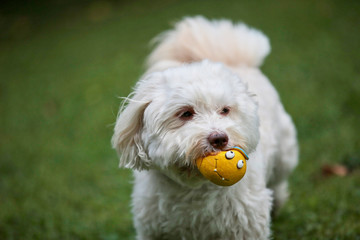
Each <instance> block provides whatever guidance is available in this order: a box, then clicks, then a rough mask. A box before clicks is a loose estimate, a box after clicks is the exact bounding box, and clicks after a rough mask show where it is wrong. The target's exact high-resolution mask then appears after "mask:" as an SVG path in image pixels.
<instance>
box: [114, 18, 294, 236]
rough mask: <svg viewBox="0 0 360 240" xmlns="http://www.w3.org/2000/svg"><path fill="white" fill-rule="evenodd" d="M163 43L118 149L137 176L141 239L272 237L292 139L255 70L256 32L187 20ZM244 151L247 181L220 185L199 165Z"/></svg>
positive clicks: (263, 44) (124, 118)
mask: <svg viewBox="0 0 360 240" xmlns="http://www.w3.org/2000/svg"><path fill="white" fill-rule="evenodd" d="M157 41H158V42H159V45H158V46H157V48H156V49H155V50H154V51H153V53H152V54H151V55H150V57H149V60H148V64H149V70H148V71H147V72H146V73H145V75H144V76H143V77H142V78H141V80H140V81H139V82H138V83H137V85H136V87H135V90H134V92H133V93H132V94H131V95H130V96H129V98H126V100H127V101H125V102H126V103H128V104H127V105H126V106H124V105H123V106H122V107H121V109H120V112H119V116H118V118H117V121H116V126H115V133H114V136H113V138H112V144H113V147H114V148H116V150H117V151H118V153H119V154H120V166H121V167H126V168H131V169H134V170H135V171H134V175H135V186H134V190H133V194H132V207H133V214H134V225H135V228H136V231H137V239H207V240H208V239H248V240H249V239H267V238H269V237H270V218H271V217H270V216H271V214H270V213H271V211H272V210H274V208H275V209H278V208H279V207H280V206H281V205H282V204H283V203H284V202H285V200H286V199H287V196H288V194H287V177H288V175H289V174H290V172H291V171H292V170H293V168H294V167H295V166H296V164H297V156H298V146H297V140H296V131H295V128H294V124H293V123H292V120H291V118H290V116H289V115H288V114H287V113H286V112H285V110H284V108H283V106H282V104H281V102H280V99H279V96H278V94H277V92H276V90H275V89H274V87H273V86H272V85H271V83H270V81H269V80H268V79H267V78H266V77H265V76H264V75H263V74H262V73H261V71H260V70H259V69H258V67H259V66H260V65H261V63H262V61H263V59H264V58H265V57H266V55H267V54H268V53H269V52H270V45H269V41H268V39H267V37H266V36H264V35H263V34H262V33H261V32H259V31H258V30H255V29H252V28H249V27H247V26H246V25H244V24H233V23H231V22H230V21H227V20H218V21H208V20H206V19H205V18H203V17H194V18H185V19H184V20H182V21H181V22H179V23H178V24H176V26H175V29H174V30H172V31H168V32H166V33H164V34H162V35H160V37H158V39H157ZM233 146H240V147H241V148H243V149H244V150H245V151H246V152H247V153H248V155H249V157H250V159H249V160H248V163H247V172H246V175H245V177H244V178H243V179H242V180H241V181H240V182H238V183H237V184H235V185H233V186H230V187H221V186H217V185H214V184H213V183H211V182H210V181H209V180H207V179H205V178H204V177H203V176H202V175H201V174H200V173H199V171H198V169H197V168H196V164H195V160H196V159H197V158H199V157H203V156H206V155H209V154H212V153H216V152H219V151H221V150H226V149H230V148H231V147H233Z"/></svg>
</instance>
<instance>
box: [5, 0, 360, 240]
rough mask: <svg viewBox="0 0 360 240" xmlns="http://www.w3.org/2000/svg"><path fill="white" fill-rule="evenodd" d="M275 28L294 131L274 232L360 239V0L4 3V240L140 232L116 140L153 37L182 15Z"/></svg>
mask: <svg viewBox="0 0 360 240" xmlns="http://www.w3.org/2000/svg"><path fill="white" fill-rule="evenodd" d="M199 14H200V15H204V16H206V17H208V18H228V19H232V20H234V21H243V22H245V23H247V24H249V25H250V26H253V27H256V28H258V29H260V30H262V31H263V32H264V33H265V34H266V35H268V36H269V38H270V40H271V44H272V53H271V54H270V56H269V57H268V58H267V59H266V61H265V63H264V65H263V66H262V70H263V72H264V73H265V74H266V75H267V76H268V77H269V78H270V79H271V80H272V82H273V84H274V85H275V87H276V88H277V89H278V91H279V94H280V96H281V98H282V101H283V103H284V105H285V107H286V109H287V111H288V112H289V113H290V114H291V115H292V117H293V119H294V122H295V124H296V126H297V129H298V138H299V142H300V147H301V152H300V164H299V166H298V168H297V169H296V171H295V173H294V174H293V175H292V176H291V178H290V187H291V192H292V195H291V197H290V200H289V202H288V203H287V204H286V206H285V207H284V208H283V210H282V211H281V213H280V215H279V216H278V217H277V218H276V219H274V221H273V223H272V231H273V236H274V239H300V238H301V239H360V138H359V134H360V71H359V69H360V61H359V60H360V59H359V56H360V32H359V27H360V1H338V0H334V1H330V0H329V1H326V0H320V1H310V0H296V1H286V0H280V1H250V0H242V1H239V0H229V1H216V0H207V1H205V0H202V1H201V0H198V1H190V0H183V1H178V0H163V1H160V0H153V1H145V0H138V1H89V0H77V1H70V0H64V1H60V0H53V1H44V0H42V1H20V0H14V1H5V2H4V1H2V3H1V5H0V239H134V236H135V232H134V228H133V226H132V216H131V210H130V194H131V188H132V185H131V181H132V175H131V171H129V170H124V169H118V167H117V165H118V159H117V156H116V153H115V151H114V150H112V149H111V146H110V138H111V135H112V128H113V123H114V122H115V118H116V114H117V111H118V107H119V105H120V99H119V98H118V97H120V96H127V95H128V94H129V93H130V92H131V87H132V86H133V85H134V84H135V82H136V81H137V80H138V78H139V76H140V75H141V74H142V73H143V71H144V67H143V66H144V60H145V58H146V56H147V55H148V53H149V52H150V50H151V48H150V47H149V44H148V43H149V41H150V40H151V39H152V38H153V37H154V36H156V35H157V34H158V33H160V32H162V31H164V30H166V29H169V28H170V26H171V23H174V22H175V21H177V20H179V19H181V18H182V17H183V16H186V15H199Z"/></svg>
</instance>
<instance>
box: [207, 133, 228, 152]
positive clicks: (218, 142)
mask: <svg viewBox="0 0 360 240" xmlns="http://www.w3.org/2000/svg"><path fill="white" fill-rule="evenodd" d="M208 141H209V143H210V145H211V146H213V147H214V148H217V149H223V148H224V147H226V145H227V144H228V141H229V138H228V136H227V135H226V134H225V133H218V132H213V133H211V134H210V135H209V137H208Z"/></svg>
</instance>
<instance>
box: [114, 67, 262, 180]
mask: <svg viewBox="0 0 360 240" xmlns="http://www.w3.org/2000/svg"><path fill="white" fill-rule="evenodd" d="M258 127H259V122H258V117H257V104H256V102H255V100H254V96H253V95H252V94H251V93H249V92H248V89H247V86H246V85H245V84H244V82H242V81H241V80H240V79H239V78H238V77H237V76H236V75H235V74H233V73H232V72H230V71H229V70H228V69H226V67H225V66H224V65H222V64H218V63H211V62H209V61H203V62H201V63H193V64H189V65H183V66H179V67H175V68H169V69H167V70H165V71H162V72H156V73H152V74H149V75H148V76H146V77H145V78H144V79H143V80H141V81H140V82H139V83H138V84H137V86H136V89H135V92H134V93H133V97H132V99H130V100H129V104H128V105H127V106H126V107H125V108H124V110H123V111H122V112H121V113H120V115H119V117H118V119H117V122H116V126H115V134H114V136H113V145H114V147H115V148H116V149H117V150H118V152H119V153H121V157H120V166H125V167H130V168H134V169H144V168H145V169H146V168H156V169H160V170H161V171H163V172H164V173H165V174H167V175H168V176H169V177H171V178H172V179H174V180H176V181H177V182H179V183H182V184H187V185H192V184H193V183H195V182H197V181H201V180H202V178H201V177H199V176H198V174H197V173H198V172H197V170H196V164H195V160H196V159H197V158H199V157H202V156H205V155H208V154H211V153H214V152H217V151H220V150H225V149H227V148H231V147H233V146H240V147H241V148H243V149H245V151H247V152H248V153H251V152H252V151H254V149H255V147H256V145H257V143H258V139H259V131H258Z"/></svg>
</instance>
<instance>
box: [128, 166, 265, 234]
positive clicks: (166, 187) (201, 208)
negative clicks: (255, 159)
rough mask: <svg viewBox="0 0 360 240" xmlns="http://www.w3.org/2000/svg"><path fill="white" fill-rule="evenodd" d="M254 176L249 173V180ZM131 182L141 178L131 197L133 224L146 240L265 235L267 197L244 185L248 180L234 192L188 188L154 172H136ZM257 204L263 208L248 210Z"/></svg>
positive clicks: (256, 188) (234, 189)
mask: <svg viewBox="0 0 360 240" xmlns="http://www.w3.org/2000/svg"><path fill="white" fill-rule="evenodd" d="M252 177H254V175H252V174H251V173H250V174H249V176H248V178H252ZM135 178H137V179H140V178H141V179H142V181H141V182H142V183H141V184H136V185H135V188H134V193H133V204H134V206H133V211H134V213H135V214H134V215H135V216H136V218H135V219H134V221H135V226H136V227H137V228H138V229H139V228H141V229H144V232H146V233H147V234H150V235H148V236H147V237H148V238H150V239H246V238H247V236H254V233H256V232H258V233H257V235H258V236H259V238H263V237H264V236H266V235H267V234H268V232H264V231H263V229H264V228H265V226H266V225H267V222H268V218H269V216H268V215H267V214H266V212H267V211H265V209H266V208H269V205H271V193H270V191H268V190H267V189H265V188H258V187H259V186H253V187H249V186H246V184H247V182H248V181H249V179H246V178H245V179H243V180H242V184H243V185H242V186H241V185H240V184H239V185H238V187H237V188H221V187H217V186H214V185H211V184H209V185H205V186H202V187H201V188H198V189H188V188H182V187H180V186H179V185H178V184H176V183H171V181H169V180H168V179H167V177H166V176H164V175H161V174H159V172H157V171H144V172H137V173H136V174H135ZM135 182H137V183H138V182H139V181H138V180H136V181H135ZM146 183H151V185H150V184H146ZM154 183H156V184H154ZM171 185H172V186H171ZM144 188H146V189H147V191H144ZM243 195H244V196H246V197H243ZM250 201H251V202H252V204H250V205H249V202H250ZM257 202H262V204H263V208H264V209H256V210H255V209H252V207H251V206H252V205H253V206H257V207H258V206H259V205H258V203H257ZM144 205H146V206H147V207H146V208H144V207H143V206H144ZM257 214H258V215H257ZM149 223H150V224H149ZM239 223H242V224H241V225H239ZM140 226H141V227H140ZM159 226H160V227H159ZM234 226H237V228H234Z"/></svg>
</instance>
